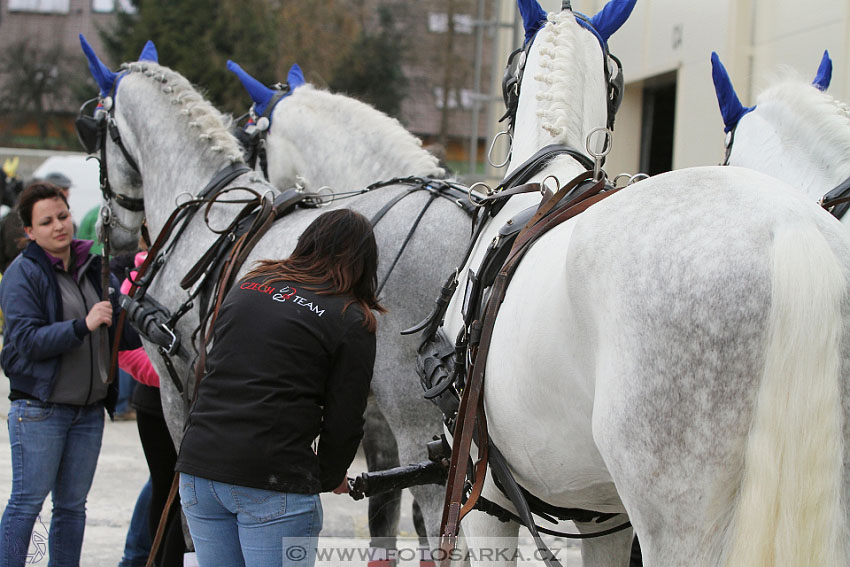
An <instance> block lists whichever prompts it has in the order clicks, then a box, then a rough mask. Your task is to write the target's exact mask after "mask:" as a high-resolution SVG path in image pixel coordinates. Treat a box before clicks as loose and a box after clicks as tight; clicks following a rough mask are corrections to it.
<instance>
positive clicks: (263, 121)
mask: <svg viewBox="0 0 850 567" xmlns="http://www.w3.org/2000/svg"><path fill="white" fill-rule="evenodd" d="M271 88H272V89H274V90H275V93H274V95H272V98H271V99H270V100H269V102H268V104H266V108H265V109H264V110H263V112H262V113H260V114H257V110H256V108H257V105H256V103H255V104H252V105H251V108H250V110H248V113H247V115H243V116H242V117H241V118H240V119H238V120H236V121H235V124H237V126H236V128H235V131H234V134H235V135H236V137H237V138H238V139H239V142H240V144H242V147H243V148H244V149H245V161H246V162H247V163H248V165H249V166H250V167H251V169H255V168H256V167H257V163H259V164H260V169H261V170H262V172H263V176H264V177H265V178H266V179H268V178H269V171H268V157H267V154H266V137H267V136H268V133H269V129H270V128H271V120H272V112H273V111H274V108H275V106H276V105H277V103H278V102H280V101H281V100H283V99H284V98H286V97H287V96H289V95H290V94H292V89H291V88H290V86H289V83H287V82H284V83H275V84H274V85H272V86H271ZM246 116H247V118H248V122H247V123H246V124H245V126H244V127H240V126H238V124H239V122H241V120H242V118H245V117H246Z"/></svg>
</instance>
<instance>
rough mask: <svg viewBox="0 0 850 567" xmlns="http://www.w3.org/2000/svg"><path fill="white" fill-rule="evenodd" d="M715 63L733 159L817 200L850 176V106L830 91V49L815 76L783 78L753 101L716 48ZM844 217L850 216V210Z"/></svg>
mask: <svg viewBox="0 0 850 567" xmlns="http://www.w3.org/2000/svg"><path fill="white" fill-rule="evenodd" d="M711 64H712V78H713V80H714V87H715V91H716V93H717V99H718V102H719V104H720V110H721V114H722V116H723V122H724V125H725V130H726V132H727V158H726V161H727V163H728V164H729V165H737V166H741V167H747V168H750V169H755V170H756V171H761V172H763V173H767V174H770V175H772V176H774V177H776V178H778V179H781V180H783V181H785V182H787V183H788V184H790V185H792V186H794V187H797V188H798V189H800V190H801V191H802V192H803V193H804V194H805V195H806V196H807V197H808V198H809V199H811V200H812V201H815V202H817V201H820V200H821V198H822V197H823V196H824V195H825V194H826V193H827V192H828V191H829V190H830V189H832V188H834V187H836V186H838V185H839V184H841V183H843V182H845V181H847V179H848V178H850V159H847V156H848V154H850V107H848V105H847V104H845V103H843V102H841V101H839V100H836V99H835V98H833V97H832V96H830V95H829V94H827V93H826V89H827V87H828V86H829V81H830V78H831V74H832V61H831V60H830V58H829V54H828V53H826V52H825V53H824V55H823V58H822V60H821V64H820V66H819V68H818V72H817V74H816V75H815V79H814V81H812V82H811V83H809V82H806V81H804V80H802V79H799V78H796V77H788V78H785V79H783V80H780V81H778V82H776V84H773V85H771V86H770V87H769V88H767V89H765V90H764V91H763V92H762V93H761V94H759V96H758V98H757V100H756V104H755V105H754V106H752V107H745V106H744V105H743V104H741V102H740V100H739V99H738V96H737V94H736V93H735V90H734V88H733V86H732V81H731V80H730V79H729V75H728V73H727V72H726V69H725V68H724V67H723V64H722V63H721V62H720V58H719V57H718V56H717V54H716V53H713V54H712V56H711ZM839 207H840V205H839ZM843 208H846V207H843ZM842 222H844V223H845V224H846V223H848V222H850V215H844V216H843V217H842Z"/></svg>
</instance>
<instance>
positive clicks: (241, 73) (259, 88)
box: [227, 59, 275, 115]
mask: <svg viewBox="0 0 850 567" xmlns="http://www.w3.org/2000/svg"><path fill="white" fill-rule="evenodd" d="M227 68H228V69H229V70H230V71H231V72H232V73H234V74H235V75H236V76H237V77H239V80H240V81H241V82H242V86H243V87H245V90H246V91H248V94H249V95H251V100H253V101H254V112H256V113H257V114H258V115H262V114H263V113H265V111H266V106H268V104H269V102H270V101H271V99H272V97H273V96H274V93H275V90H274V89H271V88H269V87H267V86H266V85H264V84H263V83H261V82H260V81H258V80H257V79H255V78H254V77H252V76H251V75H249V74H248V73H247V72H246V71H245V70H244V69H242V67H240V66H239V65H237V64H236V63H234V62H233V61H231V60H229V59H228V60H227Z"/></svg>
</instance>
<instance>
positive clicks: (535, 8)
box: [517, 0, 546, 43]
mask: <svg viewBox="0 0 850 567" xmlns="http://www.w3.org/2000/svg"><path fill="white" fill-rule="evenodd" d="M517 4H518V5H519V13H520V14H521V15H522V27H523V28H524V29H525V42H526V43H528V42H529V41H531V39H532V38H533V37H534V34H536V33H537V32H538V31H540V28H542V27H543V26H544V25H545V24H546V10H544V9H543V8H542V7H541V6H540V3H539V2H538V1H537V0H517Z"/></svg>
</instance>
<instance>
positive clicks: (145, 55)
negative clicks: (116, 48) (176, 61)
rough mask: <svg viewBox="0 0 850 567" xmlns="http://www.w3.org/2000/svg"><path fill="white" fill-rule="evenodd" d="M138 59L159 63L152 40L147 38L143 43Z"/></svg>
mask: <svg viewBox="0 0 850 567" xmlns="http://www.w3.org/2000/svg"><path fill="white" fill-rule="evenodd" d="M139 61H153V62H154V63H159V54H158V53H157V52H156V46H155V45H154V44H153V41H151V40H148V41H147V43H145V47H144V48H143V49H142V53H141V55H139Z"/></svg>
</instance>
